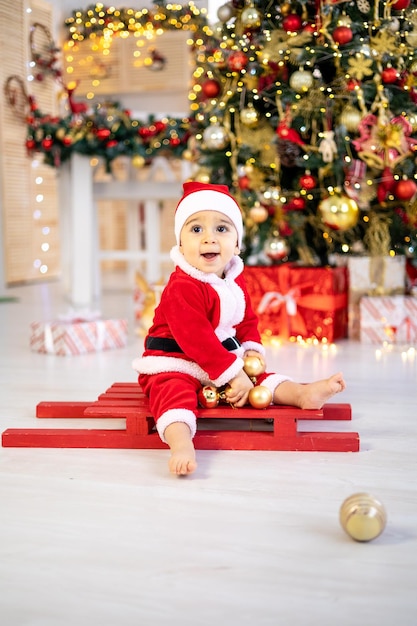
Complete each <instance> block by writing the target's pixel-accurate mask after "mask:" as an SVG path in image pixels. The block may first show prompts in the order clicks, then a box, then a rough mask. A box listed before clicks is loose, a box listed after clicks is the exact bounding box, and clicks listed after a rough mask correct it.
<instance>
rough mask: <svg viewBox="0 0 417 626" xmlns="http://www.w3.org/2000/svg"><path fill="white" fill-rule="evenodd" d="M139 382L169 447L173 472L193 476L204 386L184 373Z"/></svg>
mask: <svg viewBox="0 0 417 626" xmlns="http://www.w3.org/2000/svg"><path fill="white" fill-rule="evenodd" d="M139 382H140V384H141V385H142V388H143V390H144V392H145V393H146V394H147V395H148V396H149V405H150V409H151V411H152V415H153V416H154V417H155V421H156V429H157V431H158V433H159V436H160V437H161V439H162V441H163V442H164V443H166V444H168V446H169V448H170V451H171V456H170V459H169V462H168V467H169V470H170V472H172V473H173V474H179V475H185V474H191V473H192V472H194V471H195V469H196V467H197V463H196V455H195V449H194V444H193V437H194V435H195V432H196V426H197V420H196V416H195V410H196V408H197V391H198V390H199V389H200V387H201V383H200V382H199V381H198V380H196V379H195V378H193V377H192V376H189V375H188V374H183V373H181V372H162V373H159V374H153V375H150V376H146V375H141V376H140V377H139Z"/></svg>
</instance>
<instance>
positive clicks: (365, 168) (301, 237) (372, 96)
mask: <svg viewBox="0 0 417 626" xmlns="http://www.w3.org/2000/svg"><path fill="white" fill-rule="evenodd" d="M217 15H218V19H219V22H218V23H216V24H215V25H213V26H212V27H211V32H209V33H208V36H206V39H205V41H204V43H203V45H201V46H198V47H196V50H195V56H196V66H195V71H194V84H193V88H192V91H191V94H190V99H191V111H192V114H193V119H194V120H195V124H194V128H193V135H194V138H195V144H191V145H192V149H193V151H194V158H195V159H196V161H197V162H198V169H197V171H196V174H195V179H196V180H199V181H201V182H217V183H222V184H226V185H228V186H229V187H230V188H231V189H232V190H233V192H234V193H235V194H236V196H237V197H238V199H239V201H240V203H241V206H242V208H243V209H244V213H245V226H246V237H245V249H244V256H245V257H246V262H247V263H248V264H253V265H256V264H262V263H270V262H280V261H286V260H298V261H301V262H302V263H306V264H315V265H320V264H326V263H328V262H329V257H330V258H331V254H332V253H335V252H340V253H345V254H368V255H389V254H390V255H394V254H407V255H408V256H411V257H412V256H417V250H416V239H417V199H416V197H417V160H416V159H417V4H416V3H415V0H413V1H412V0H397V1H396V2H388V1H386V0H384V1H378V0H348V1H341V2H340V1H339V2H338V1H337V0H336V1H333V2H331V1H329V0H328V1H327V2H319V0H315V1H314V0H294V1H289V0H285V1H284V2H281V4H277V3H275V2H271V1H270V0H248V1H247V2H246V3H244V2H243V0H232V1H231V2H227V3H226V4H224V5H223V6H221V7H220V8H219V9H218V13H217ZM206 35H207V32H206Z"/></svg>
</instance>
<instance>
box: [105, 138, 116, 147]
mask: <svg viewBox="0 0 417 626" xmlns="http://www.w3.org/2000/svg"><path fill="white" fill-rule="evenodd" d="M115 146H117V140H116V139H111V140H110V141H108V142H107V143H106V148H114V147H115Z"/></svg>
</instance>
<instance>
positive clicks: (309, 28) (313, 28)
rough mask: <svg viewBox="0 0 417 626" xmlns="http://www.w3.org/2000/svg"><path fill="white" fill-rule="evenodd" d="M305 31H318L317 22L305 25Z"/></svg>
mask: <svg viewBox="0 0 417 626" xmlns="http://www.w3.org/2000/svg"><path fill="white" fill-rule="evenodd" d="M303 32H304V33H315V32H317V26H316V25H315V24H306V25H305V26H303Z"/></svg>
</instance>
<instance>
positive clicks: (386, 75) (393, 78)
mask: <svg viewBox="0 0 417 626" xmlns="http://www.w3.org/2000/svg"><path fill="white" fill-rule="evenodd" d="M381 78H382V82H383V83H385V84H386V85H391V84H393V83H396V82H397V80H398V70H396V69H395V67H386V68H385V69H384V70H382V72H381Z"/></svg>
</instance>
